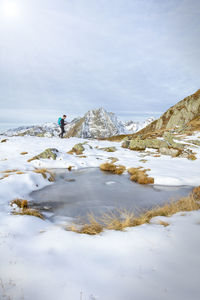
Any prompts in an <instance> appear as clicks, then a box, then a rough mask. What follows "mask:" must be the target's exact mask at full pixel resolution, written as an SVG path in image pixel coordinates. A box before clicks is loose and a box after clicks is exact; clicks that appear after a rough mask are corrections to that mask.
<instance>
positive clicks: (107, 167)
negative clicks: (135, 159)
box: [100, 163, 126, 175]
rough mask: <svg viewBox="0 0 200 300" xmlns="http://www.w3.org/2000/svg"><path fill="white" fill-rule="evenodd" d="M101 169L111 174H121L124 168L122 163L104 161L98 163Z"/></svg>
mask: <svg viewBox="0 0 200 300" xmlns="http://www.w3.org/2000/svg"><path fill="white" fill-rule="evenodd" d="M100 169H101V170H102V171H107V172H111V173H113V174H117V175H121V174H122V173H123V172H124V171H125V170H126V168H125V167H124V166H122V165H114V164H112V163H104V164H101V165H100Z"/></svg>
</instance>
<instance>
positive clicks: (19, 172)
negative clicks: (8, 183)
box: [16, 171, 25, 175]
mask: <svg viewBox="0 0 200 300" xmlns="http://www.w3.org/2000/svg"><path fill="white" fill-rule="evenodd" d="M16 174H19V175H20V174H25V173H24V172H22V171H18V172H16Z"/></svg>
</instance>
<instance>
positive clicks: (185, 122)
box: [137, 90, 200, 135]
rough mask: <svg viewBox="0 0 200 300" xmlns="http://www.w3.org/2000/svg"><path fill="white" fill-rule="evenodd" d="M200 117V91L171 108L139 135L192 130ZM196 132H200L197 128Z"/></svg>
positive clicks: (199, 128)
mask: <svg viewBox="0 0 200 300" xmlns="http://www.w3.org/2000/svg"><path fill="white" fill-rule="evenodd" d="M199 115H200V90H198V91H197V92H196V93H194V94H192V95H190V96H188V97H186V98H185V99H183V100H181V101H180V102H178V103H177V104H175V105H174V106H172V107H170V108H169V109H168V110H167V111H166V112H165V113H164V114H163V115H162V116H161V117H160V118H159V119H158V120H156V121H154V122H152V123H151V124H150V125H148V126H147V127H145V128H144V129H142V130H140V131H139V132H138V133H137V135H138V134H148V133H153V132H154V133H156V132H160V133H162V132H164V131H165V130H172V129H177V130H180V131H181V130H184V129H185V130H189V129H191V130H192V126H193V125H194V124H193V123H194V121H195V120H197V122H198V120H199ZM197 122H195V128H196V130H200V126H199V127H198V126H197Z"/></svg>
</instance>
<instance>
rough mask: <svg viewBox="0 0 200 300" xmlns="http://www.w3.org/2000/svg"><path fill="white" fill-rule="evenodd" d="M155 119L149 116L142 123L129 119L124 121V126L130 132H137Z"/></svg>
mask: <svg viewBox="0 0 200 300" xmlns="http://www.w3.org/2000/svg"><path fill="white" fill-rule="evenodd" d="M153 121H155V118H154V117H151V118H148V119H147V120H146V121H144V122H142V123H140V122H134V121H127V122H125V123H124V126H125V128H126V130H127V131H128V132H129V133H134V132H137V131H139V130H141V129H143V128H144V127H146V126H147V125H149V124H150V123H152V122H153Z"/></svg>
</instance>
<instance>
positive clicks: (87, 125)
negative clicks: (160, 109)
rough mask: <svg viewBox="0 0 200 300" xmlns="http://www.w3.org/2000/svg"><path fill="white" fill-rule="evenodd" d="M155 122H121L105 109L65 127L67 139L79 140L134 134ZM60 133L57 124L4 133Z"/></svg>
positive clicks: (88, 114)
mask: <svg viewBox="0 0 200 300" xmlns="http://www.w3.org/2000/svg"><path fill="white" fill-rule="evenodd" d="M152 121H154V118H149V119H147V120H146V121H145V122H143V123H139V122H133V121H128V122H125V123H123V122H121V121H119V120H118V119H117V117H116V115H115V114H114V113H111V112H107V111H106V110H105V109H104V108H102V107H101V108H99V109H96V110H90V111H88V112H87V113H86V114H85V115H84V117H78V118H75V119H73V120H72V121H71V122H69V123H67V124H66V126H65V131H66V134H65V136H66V137H79V138H105V137H110V136H113V135H119V134H128V133H134V132H136V131H138V130H140V129H142V128H144V127H145V126H147V125H148V124H150V123H151V122H152ZM59 132H60V129H59V126H58V125H57V124H56V123H45V124H43V125H33V126H23V127H19V128H16V129H10V130H8V131H6V132H4V133H3V135H5V136H25V135H28V136H38V137H53V136H58V134H59Z"/></svg>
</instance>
